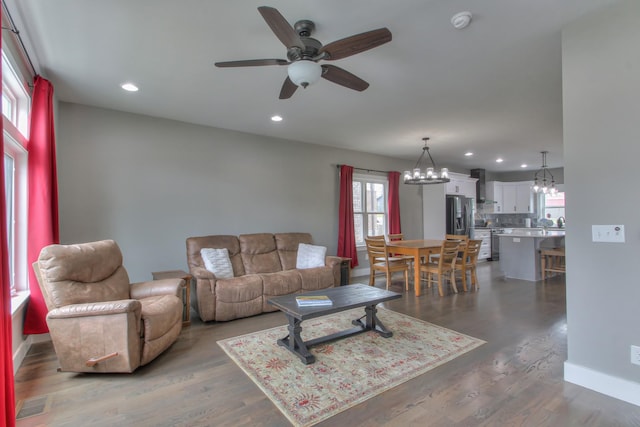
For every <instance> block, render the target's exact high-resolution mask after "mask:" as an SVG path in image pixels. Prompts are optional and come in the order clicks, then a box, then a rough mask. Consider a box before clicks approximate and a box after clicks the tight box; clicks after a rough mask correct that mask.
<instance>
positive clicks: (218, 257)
mask: <svg viewBox="0 0 640 427" xmlns="http://www.w3.org/2000/svg"><path fill="white" fill-rule="evenodd" d="M200 255H201V256H202V261H204V267H205V268H206V269H207V270H209V271H210V272H212V273H213V274H215V275H216V277H217V278H218V279H231V278H233V267H232V266H231V259H229V250H228V249H227V248H221V249H212V248H202V249H200Z"/></svg>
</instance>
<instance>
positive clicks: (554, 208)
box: [544, 191, 564, 225]
mask: <svg viewBox="0 0 640 427" xmlns="http://www.w3.org/2000/svg"><path fill="white" fill-rule="evenodd" d="M544 217H545V218H547V219H550V220H551V221H553V225H558V218H560V217H562V219H563V221H564V192H561V191H559V192H558V193H556V194H555V195H551V194H545V195H544Z"/></svg>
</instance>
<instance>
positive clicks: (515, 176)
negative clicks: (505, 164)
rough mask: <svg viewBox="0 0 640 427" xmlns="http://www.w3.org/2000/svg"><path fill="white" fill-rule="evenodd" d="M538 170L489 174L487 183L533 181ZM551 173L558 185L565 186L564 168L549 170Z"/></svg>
mask: <svg viewBox="0 0 640 427" xmlns="http://www.w3.org/2000/svg"><path fill="white" fill-rule="evenodd" d="M537 170H539V168H538V169H536V170H533V171H516V172H501V173H487V181H502V182H514V181H533V177H534V175H535V173H536V171H537ZM549 172H551V174H552V175H553V179H554V180H555V181H556V184H564V168H549ZM540 176H542V175H540Z"/></svg>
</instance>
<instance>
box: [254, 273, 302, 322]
mask: <svg viewBox="0 0 640 427" xmlns="http://www.w3.org/2000/svg"><path fill="white" fill-rule="evenodd" d="M260 277H262V292H263V300H264V304H263V307H262V311H265V312H267V311H276V310H278V308H277V307H275V306H273V305H271V304H269V298H271V297H276V296H279V295H288V294H295V293H299V292H300V289H302V278H301V277H300V274H298V272H297V271H296V270H287V271H278V272H277V273H263V274H260Z"/></svg>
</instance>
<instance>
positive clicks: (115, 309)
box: [47, 299, 142, 319]
mask: <svg viewBox="0 0 640 427" xmlns="http://www.w3.org/2000/svg"><path fill="white" fill-rule="evenodd" d="M141 310H142V304H141V303H140V301H137V300H134V299H125V300H118V301H104V302H91V303H86V304H71V305H66V306H64V307H60V308H54V309H53V310H51V311H50V312H49V313H48V314H47V317H48V318H50V319H69V318H74V317H91V316H104V315H109V314H121V313H130V312H137V313H136V314H137V316H136V317H138V318H139V317H140V313H141Z"/></svg>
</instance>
